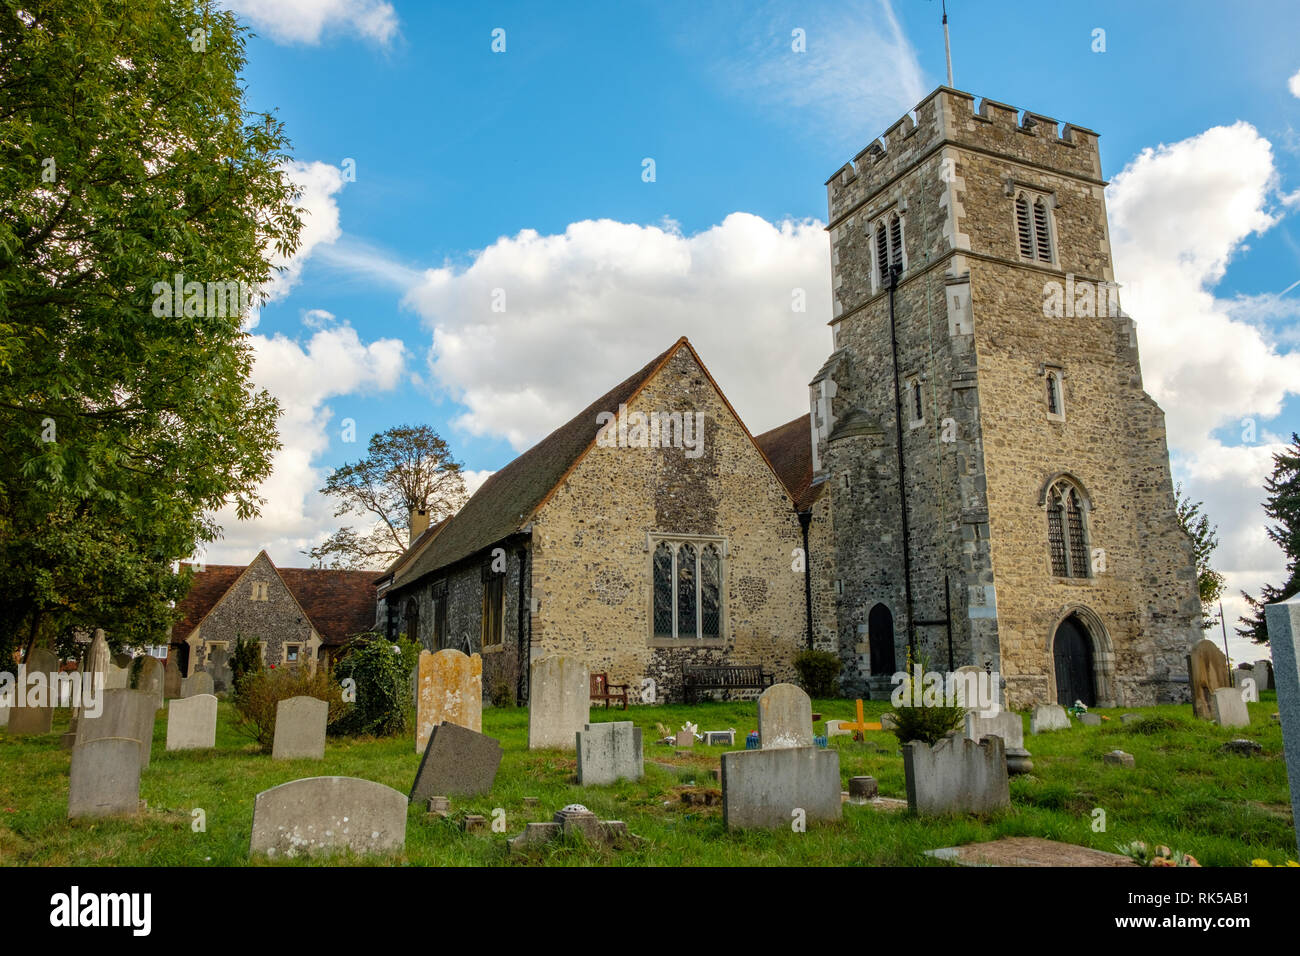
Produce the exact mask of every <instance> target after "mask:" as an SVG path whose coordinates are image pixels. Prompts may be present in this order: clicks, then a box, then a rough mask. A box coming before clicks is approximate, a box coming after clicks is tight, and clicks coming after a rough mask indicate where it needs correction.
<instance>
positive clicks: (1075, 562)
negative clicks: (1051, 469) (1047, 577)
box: [1047, 478, 1091, 578]
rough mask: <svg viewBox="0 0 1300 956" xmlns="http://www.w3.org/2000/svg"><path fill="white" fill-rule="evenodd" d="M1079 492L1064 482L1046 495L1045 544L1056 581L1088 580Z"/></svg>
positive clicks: (1085, 527)
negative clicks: (1069, 579) (1049, 554)
mask: <svg viewBox="0 0 1300 956" xmlns="http://www.w3.org/2000/svg"><path fill="white" fill-rule="evenodd" d="M1083 501H1084V499H1083V496H1082V495H1080V494H1079V489H1078V488H1076V487H1075V486H1074V484H1073V483H1072V482H1070V480H1069V479H1067V478H1061V479H1059V480H1058V481H1056V482H1055V483H1054V484H1053V485H1052V487H1051V488H1049V489H1048V491H1047V543H1048V547H1049V548H1050V550H1051V555H1052V574H1054V575H1055V576H1056V577H1058V578H1086V577H1090V576H1091V575H1090V574H1089V566H1088V539H1087V530H1086V529H1087V523H1088V522H1087V513H1086V508H1085V505H1084V503H1083Z"/></svg>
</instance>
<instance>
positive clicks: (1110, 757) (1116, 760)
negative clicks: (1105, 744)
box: [1101, 750, 1135, 767]
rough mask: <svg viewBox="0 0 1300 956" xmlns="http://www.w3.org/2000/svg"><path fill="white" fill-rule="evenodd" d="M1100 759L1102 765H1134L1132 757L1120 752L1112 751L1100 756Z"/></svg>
mask: <svg viewBox="0 0 1300 956" xmlns="http://www.w3.org/2000/svg"><path fill="white" fill-rule="evenodd" d="M1101 759H1102V762H1103V763H1113V764H1115V765H1117V766H1120V767H1132V766H1134V763H1135V762H1134V760H1133V755H1132V754H1129V753H1125V752H1124V751H1122V750H1112V751H1111V752H1110V753H1108V754H1102V755H1101Z"/></svg>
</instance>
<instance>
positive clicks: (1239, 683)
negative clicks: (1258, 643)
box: [1232, 664, 1259, 689]
mask: <svg viewBox="0 0 1300 956" xmlns="http://www.w3.org/2000/svg"><path fill="white" fill-rule="evenodd" d="M1247 680H1253V681H1255V686H1256V687H1257V688H1258V687H1259V681H1258V680H1256V679H1255V666H1254V665H1253V664H1239V665H1238V666H1237V667H1235V668H1234V669H1233V671H1232V686H1233V687H1236V688H1238V689H1240V688H1241V687H1243V686H1245V683H1246V681H1247Z"/></svg>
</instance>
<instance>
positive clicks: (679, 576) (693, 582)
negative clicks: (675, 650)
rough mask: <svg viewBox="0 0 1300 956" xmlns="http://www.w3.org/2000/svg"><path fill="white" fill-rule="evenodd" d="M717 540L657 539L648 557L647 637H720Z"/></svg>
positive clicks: (719, 575)
mask: <svg viewBox="0 0 1300 956" xmlns="http://www.w3.org/2000/svg"><path fill="white" fill-rule="evenodd" d="M722 556H723V546H722V543H721V542H717V543H715V542H713V541H709V540H704V541H700V540H694V541H680V540H678V541H674V540H663V541H659V542H658V543H657V544H656V545H655V547H654V552H653V556H652V558H651V572H650V573H651V594H652V597H651V601H652V607H651V619H652V620H651V637H653V638H662V639H668V640H698V639H715V640H716V639H718V638H720V637H722V617H723V604H722Z"/></svg>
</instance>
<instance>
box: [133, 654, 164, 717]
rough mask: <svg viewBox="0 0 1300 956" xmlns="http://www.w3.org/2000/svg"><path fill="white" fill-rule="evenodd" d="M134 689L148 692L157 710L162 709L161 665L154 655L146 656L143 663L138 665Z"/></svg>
mask: <svg viewBox="0 0 1300 956" xmlns="http://www.w3.org/2000/svg"><path fill="white" fill-rule="evenodd" d="M135 689H136V690H138V691H140V692H141V693H145V694H148V695H149V696H150V697H152V698H153V699H154V700H155V701H156V703H155V704H154V707H155V708H156V709H158V710H161V709H162V705H163V666H162V665H161V664H159V663H158V659H157V658H156V657H146V658H145V659H144V663H143V664H141V665H140V676H139V677H137V678H136V682H135Z"/></svg>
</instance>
